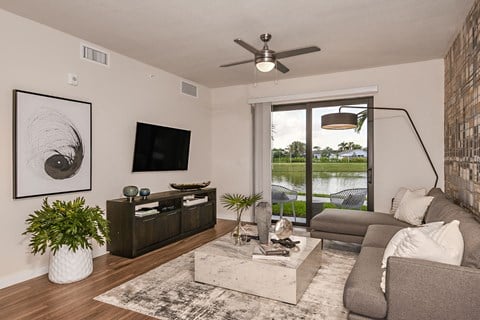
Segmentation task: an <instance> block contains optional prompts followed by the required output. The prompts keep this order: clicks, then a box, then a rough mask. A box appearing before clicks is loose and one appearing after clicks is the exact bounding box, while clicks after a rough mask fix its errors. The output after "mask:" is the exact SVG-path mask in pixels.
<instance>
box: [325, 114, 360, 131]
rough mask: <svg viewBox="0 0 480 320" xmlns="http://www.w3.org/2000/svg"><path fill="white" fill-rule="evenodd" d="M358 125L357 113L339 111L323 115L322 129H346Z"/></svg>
mask: <svg viewBox="0 0 480 320" xmlns="http://www.w3.org/2000/svg"><path fill="white" fill-rule="evenodd" d="M356 127H357V115H356V114H355V113H348V112H337V113H329V114H325V115H323V116H322V129H331V130H344V129H354V128H356Z"/></svg>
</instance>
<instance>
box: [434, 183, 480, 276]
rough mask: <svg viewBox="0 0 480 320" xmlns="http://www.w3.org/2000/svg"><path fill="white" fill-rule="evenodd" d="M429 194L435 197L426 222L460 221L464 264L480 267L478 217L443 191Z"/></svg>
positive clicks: (479, 228)
mask: <svg viewBox="0 0 480 320" xmlns="http://www.w3.org/2000/svg"><path fill="white" fill-rule="evenodd" d="M432 193H434V194H432ZM429 194H432V196H434V199H433V200H432V203H431V204H430V207H429V208H428V210H427V214H426V215H425V222H434V221H444V222H445V223H449V222H451V221H452V220H458V221H460V232H461V233H462V236H463V241H464V245H465V247H464V251H463V259H462V266H465V267H475V268H480V223H479V221H478V220H477V218H475V216H474V215H473V214H472V213H469V212H467V211H465V210H464V209H463V208H461V207H460V206H458V205H456V204H454V203H453V202H452V201H451V200H449V199H447V197H446V196H445V194H444V193H443V192H441V191H439V190H436V189H434V190H432V191H430V192H429Z"/></svg>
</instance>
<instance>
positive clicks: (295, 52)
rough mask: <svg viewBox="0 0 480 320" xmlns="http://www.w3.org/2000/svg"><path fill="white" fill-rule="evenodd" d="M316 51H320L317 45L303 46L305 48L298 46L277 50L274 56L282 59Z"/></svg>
mask: <svg viewBox="0 0 480 320" xmlns="http://www.w3.org/2000/svg"><path fill="white" fill-rule="evenodd" d="M317 51H320V48H319V47H316V46H314V47H305V48H300V49H294V50H287V51H281V52H277V53H275V57H276V58H277V59H283V58H288V57H293V56H298V55H301V54H306V53H312V52H317Z"/></svg>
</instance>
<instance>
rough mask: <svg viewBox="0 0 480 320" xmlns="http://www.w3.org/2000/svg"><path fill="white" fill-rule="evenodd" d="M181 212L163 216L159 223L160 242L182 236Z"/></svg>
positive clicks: (177, 211)
mask: <svg viewBox="0 0 480 320" xmlns="http://www.w3.org/2000/svg"><path fill="white" fill-rule="evenodd" d="M181 213H182V211H181V210H176V211H172V212H169V213H165V214H162V215H161V216H160V219H159V221H158V230H159V232H158V241H163V240H167V239H170V238H172V237H175V236H178V235H179V234H180V217H181Z"/></svg>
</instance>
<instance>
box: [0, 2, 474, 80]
mask: <svg viewBox="0 0 480 320" xmlns="http://www.w3.org/2000/svg"><path fill="white" fill-rule="evenodd" d="M473 2H474V0H290V1H287V0H141V1H138V0H81V1H72V0H68V1H67V0H35V1H33V0H0V8H3V9H5V10H7V11H10V12H13V13H15V14H18V15H20V16H24V17H27V18H29V19H32V20H34V21H38V22H40V23H42V24H45V25H48V26H51V27H53V28H55V29H59V30H62V31H64V32H66V33H70V34H72V35H75V36H77V37H80V38H82V39H85V40H87V41H89V42H92V43H94V44H97V45H100V46H102V47H105V48H107V49H110V50H113V51H116V52H119V53H122V54H124V55H127V56H130V57H132V58H135V59H137V60H140V61H143V62H145V63H148V64H150V65H153V66H156V67H158V68H160V69H163V70H166V71H168V72H171V73H174V74H176V75H179V76H181V77H183V78H185V79H188V80H191V81H194V82H197V83H200V84H203V85H205V86H207V87H223V86H230V85H236V84H246V83H252V82H254V67H253V63H252V64H244V65H239V66H234V67H229V68H219V65H221V64H225V63H229V62H235V61H238V60H246V59H249V58H251V57H252V54H251V53H249V52H248V51H246V50H245V49H243V48H242V47H240V46H238V45H237V44H235V43H234V42H233V39H235V38H241V39H242V40H244V41H246V42H248V43H250V44H252V45H253V46H255V47H258V48H260V47H261V44H262V43H261V41H260V39H259V38H258V36H259V35H260V34H261V33H265V32H269V33H271V34H272V35H273V38H272V40H271V41H270V48H271V49H273V50H275V51H283V50H288V49H294V48H299V47H304V46H312V45H316V46H319V47H320V48H321V49H322V51H320V52H316V53H311V54H307V55H302V56H297V57H291V58H286V59H283V60H281V62H282V63H284V64H285V65H286V66H287V67H288V68H290V72H288V73H287V74H281V73H278V76H277V77H278V79H279V80H282V79H285V78H296V77H302V76H308V75H313V74H325V73H333V72H339V71H345V70H354V69H361V68H368V67H375V66H384V65H392V64H400V63H406V62H414V61H422V60H428V59H435V58H443V56H444V55H445V53H446V52H447V50H448V48H449V46H450V45H451V43H452V41H453V39H454V37H455V36H456V34H457V33H458V31H459V30H460V28H461V26H462V25H463V22H464V20H465V17H466V15H467V13H468V11H469V10H470V8H471V6H472V5H473ZM274 79H275V72H270V73H268V74H258V75H257V81H258V82H260V81H268V80H274Z"/></svg>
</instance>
